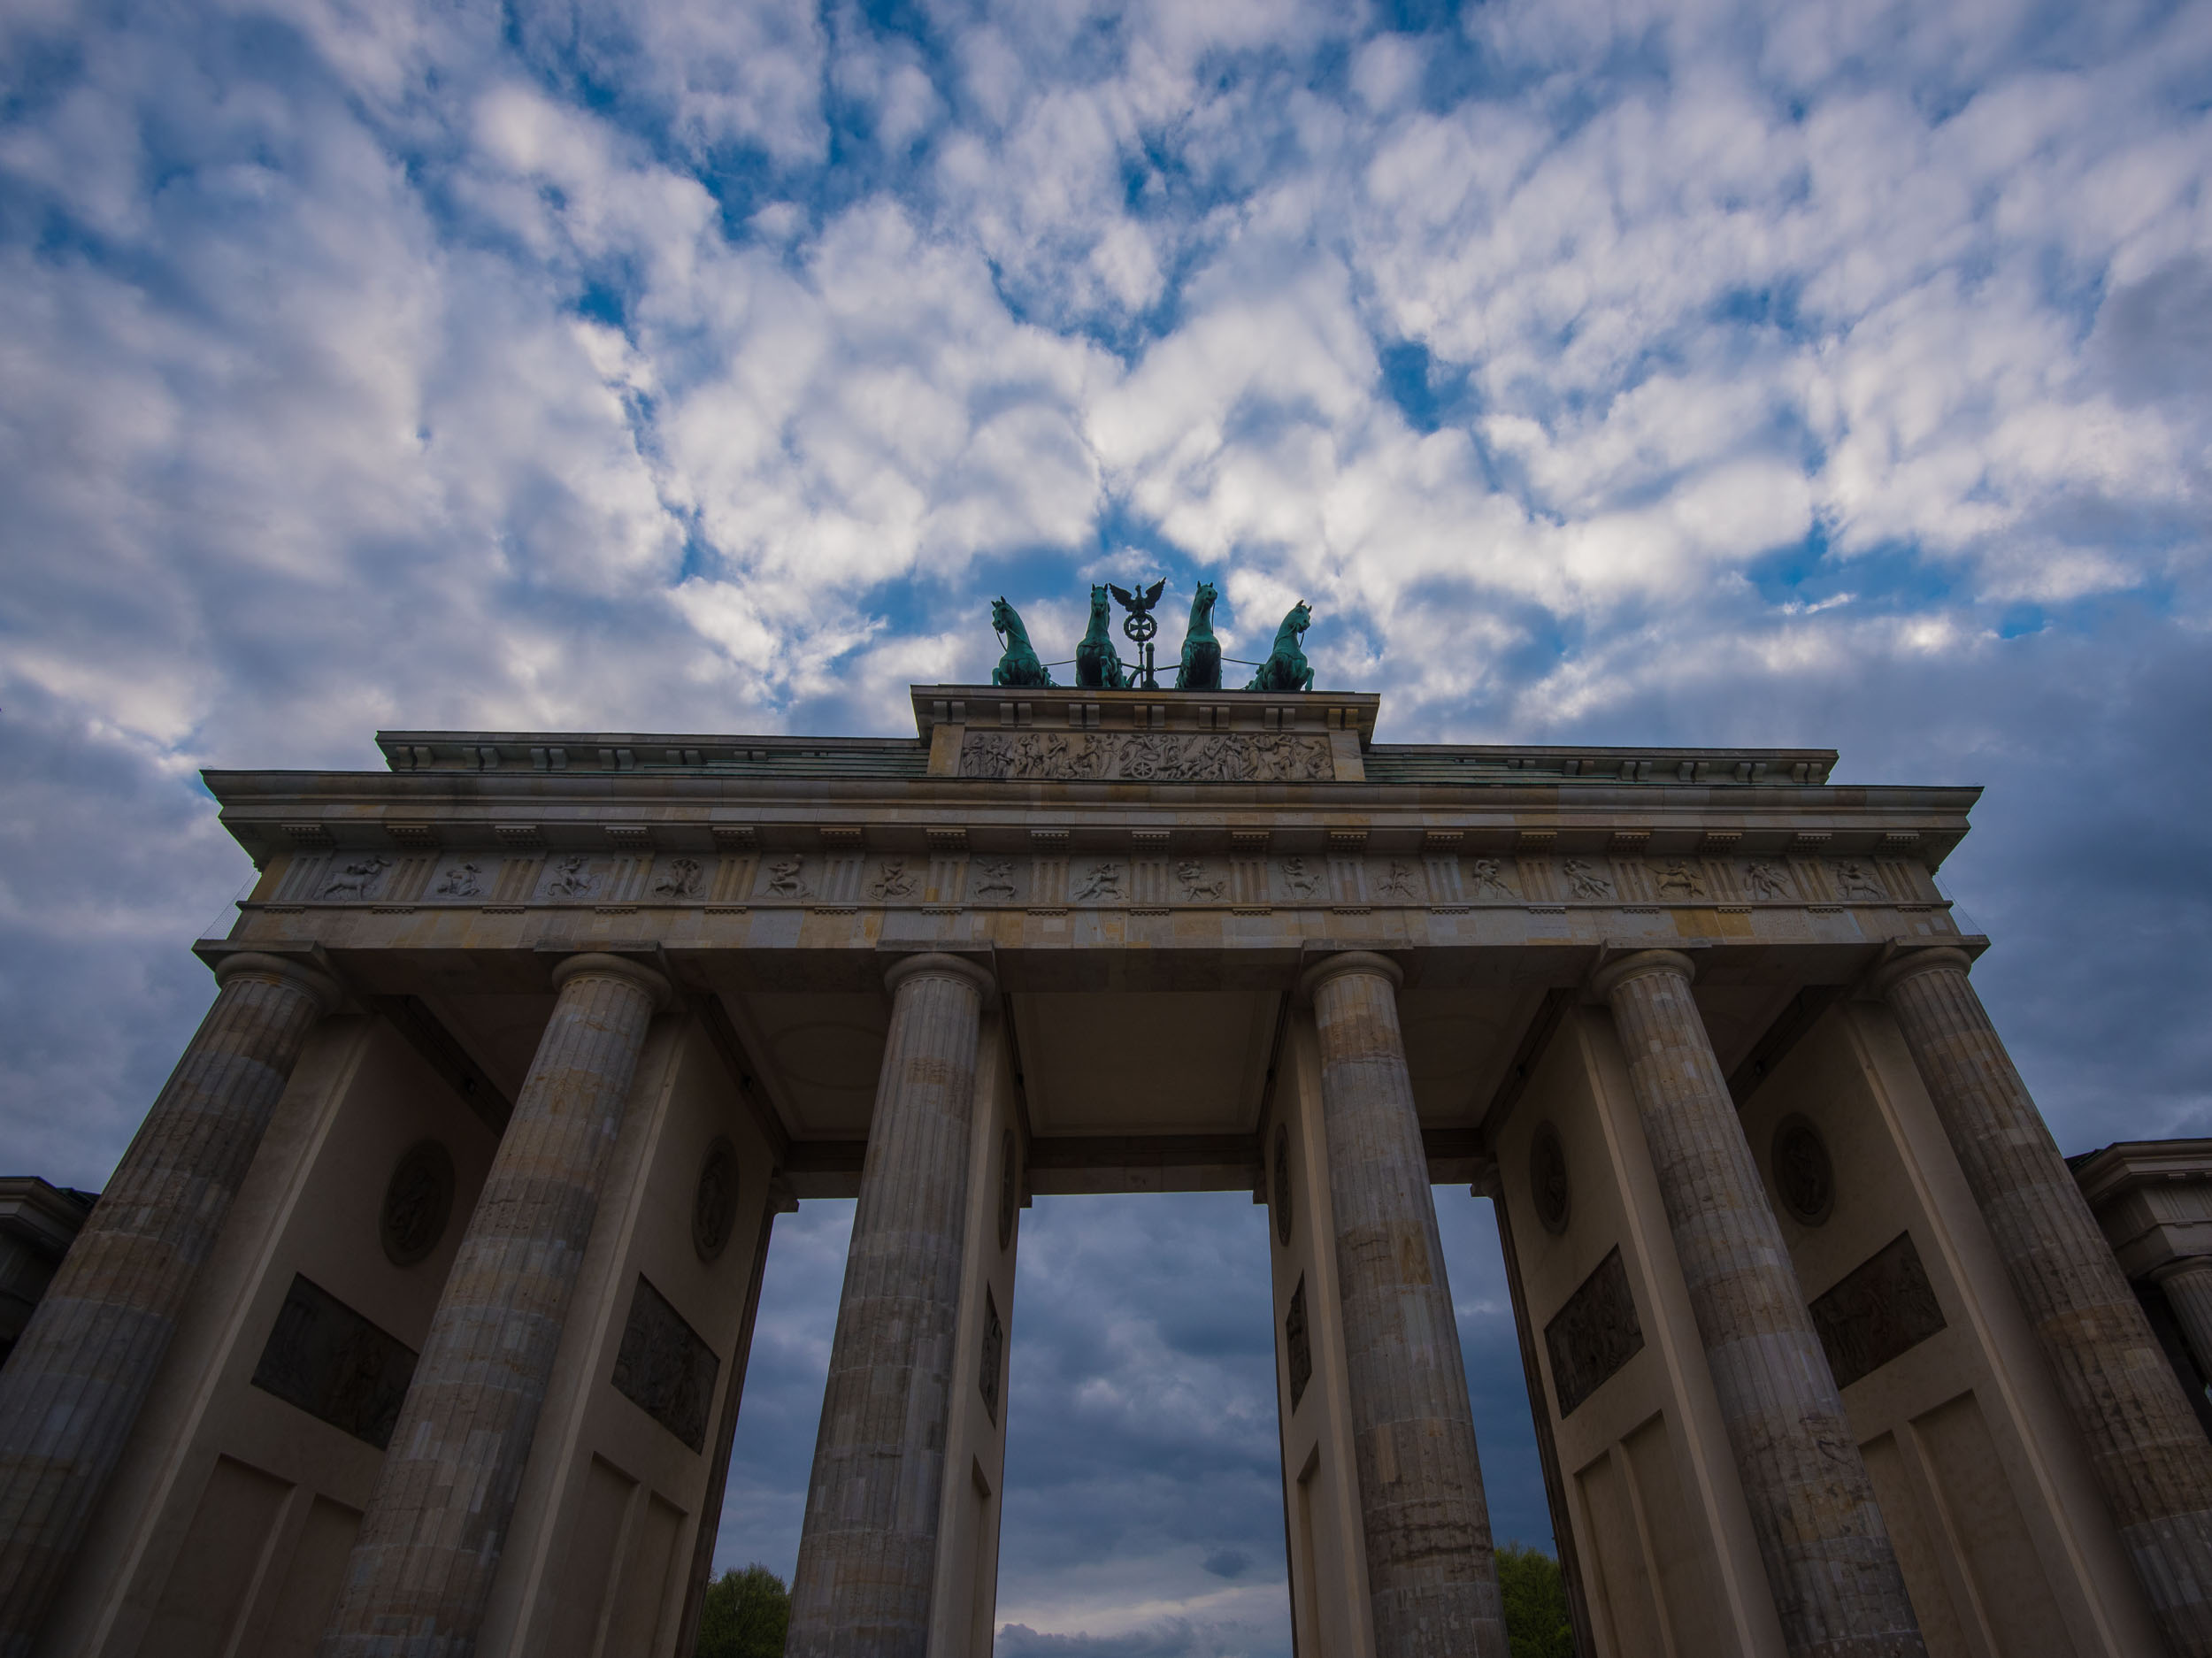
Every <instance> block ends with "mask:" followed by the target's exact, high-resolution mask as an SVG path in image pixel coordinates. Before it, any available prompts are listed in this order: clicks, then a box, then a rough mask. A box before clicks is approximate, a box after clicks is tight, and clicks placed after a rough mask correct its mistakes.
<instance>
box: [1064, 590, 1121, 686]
mask: <svg viewBox="0 0 2212 1658" xmlns="http://www.w3.org/2000/svg"><path fill="white" fill-rule="evenodd" d="M1106 591H1107V590H1106V589H1105V588H1104V587H1093V588H1092V589H1091V631H1090V632H1089V633H1086V634H1084V635H1083V642H1082V643H1081V644H1079V645H1078V646H1077V647H1076V648H1075V682H1076V684H1078V685H1079V686H1080V687H1083V688H1084V689H1085V690H1087V691H1125V690H1127V689H1128V688H1129V681H1128V679H1126V678H1125V676H1124V675H1123V673H1122V671H1121V654H1120V652H1118V651H1117V650H1116V649H1114V641H1112V640H1110V639H1109V638H1108V637H1107V636H1106V624H1107V623H1108V622H1109V621H1110V620H1111V619H1112V616H1111V613H1110V611H1109V610H1108V609H1107V606H1106Z"/></svg>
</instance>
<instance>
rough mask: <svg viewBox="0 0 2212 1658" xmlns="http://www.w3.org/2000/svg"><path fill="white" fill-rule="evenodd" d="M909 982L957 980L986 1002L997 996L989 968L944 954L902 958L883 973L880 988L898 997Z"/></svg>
mask: <svg viewBox="0 0 2212 1658" xmlns="http://www.w3.org/2000/svg"><path fill="white" fill-rule="evenodd" d="M908 979H957V980H959V981H960V982H961V983H962V984H964V985H966V986H969V987H970V988H971V989H972V990H973V991H974V992H975V994H977V995H979V996H980V997H982V998H983V1000H984V1001H986V1002H988V1001H990V1000H991V998H992V997H994V996H995V995H997V994H998V980H997V979H996V978H995V977H994V976H993V975H992V972H991V970H990V969H989V968H987V967H986V966H985V965H984V964H983V963H981V962H979V961H974V960H972V959H971V958H970V957H968V956H955V955H952V954H951V953H950V952H949V951H945V950H925V951H923V952H922V953H921V954H920V955H918V956H900V957H899V959H898V960H897V961H895V962H894V963H891V965H890V966H888V967H887V968H885V969H884V970H883V987H884V988H885V989H886V990H887V991H889V992H891V994H894V995H896V994H898V989H899V986H901V985H902V984H904V983H905V982H906V981H907V980H908Z"/></svg>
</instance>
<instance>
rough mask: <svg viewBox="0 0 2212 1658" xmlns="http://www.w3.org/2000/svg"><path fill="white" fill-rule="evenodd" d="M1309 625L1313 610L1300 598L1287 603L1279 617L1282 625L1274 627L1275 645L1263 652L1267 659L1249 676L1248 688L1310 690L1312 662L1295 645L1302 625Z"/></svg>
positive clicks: (1303, 631)
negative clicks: (1287, 609)
mask: <svg viewBox="0 0 2212 1658" xmlns="http://www.w3.org/2000/svg"><path fill="white" fill-rule="evenodd" d="M1311 626H1313V612H1312V610H1309V609H1308V608H1307V606H1306V602H1305V601H1304V600H1303V599H1301V600H1299V601H1298V603H1295V604H1294V605H1292V606H1291V607H1290V613H1289V614H1288V615H1287V616H1286V617H1284V618H1283V625H1282V626H1280V627H1279V628H1277V629H1276V630H1275V648H1274V649H1272V650H1271V651H1269V652H1268V653H1267V660H1266V661H1265V662H1263V663H1262V664H1260V671H1259V672H1257V673H1256V674H1254V675H1253V676H1252V683H1251V684H1249V685H1248V686H1246V687H1244V688H1245V689H1246V690H1248V691H1310V690H1312V689H1313V664H1310V663H1309V662H1308V661H1307V660H1306V653H1305V652H1304V651H1302V650H1301V649H1298V645H1299V641H1300V638H1301V636H1302V635H1303V634H1304V633H1305V631H1306V629H1308V628H1309V627H1311Z"/></svg>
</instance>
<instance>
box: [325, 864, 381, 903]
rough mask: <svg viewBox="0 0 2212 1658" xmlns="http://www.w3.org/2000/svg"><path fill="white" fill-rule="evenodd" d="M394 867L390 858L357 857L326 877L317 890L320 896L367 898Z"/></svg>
mask: <svg viewBox="0 0 2212 1658" xmlns="http://www.w3.org/2000/svg"><path fill="white" fill-rule="evenodd" d="M391 867H392V861H391V859H389V858H376V857H369V858H357V859H356V860H355V861H354V862H353V863H351V864H347V865H346V866H345V868H343V869H342V870H340V871H338V872H337V873H336V874H334V875H332V876H330V877H329V878H328V879H326V880H325V881H324V882H323V884H322V886H321V887H320V888H319V889H318V891H317V892H316V894H315V895H316V896H317V897H318V898H366V897H368V896H369V895H370V894H372V893H373V892H374V891H375V890H376V885H377V883H378V882H379V881H380V880H382V879H384V871H386V870H388V869H389V868H391Z"/></svg>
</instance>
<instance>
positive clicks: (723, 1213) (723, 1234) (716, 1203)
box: [691, 1134, 737, 1261]
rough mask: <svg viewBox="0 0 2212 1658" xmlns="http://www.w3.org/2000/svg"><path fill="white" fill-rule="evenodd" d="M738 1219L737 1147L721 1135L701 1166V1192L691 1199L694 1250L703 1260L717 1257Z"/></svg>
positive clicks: (728, 1239)
mask: <svg viewBox="0 0 2212 1658" xmlns="http://www.w3.org/2000/svg"><path fill="white" fill-rule="evenodd" d="M736 1218H737V1148H736V1147H734V1146H733V1145H731V1144H730V1142H729V1141H728V1140H725V1139H724V1138H723V1137H722V1136H720V1135H719V1134H718V1135H716V1136H715V1139H714V1143H713V1144H712V1145H710V1146H709V1147H708V1148H707V1155H706V1159H705V1161H704V1162H703V1163H701V1164H700V1165H699V1189H698V1191H697V1193H696V1194H694V1196H693V1197H692V1200H691V1247H693V1248H694V1249H696V1250H697V1251H698V1252H699V1259H701V1260H702V1261H712V1260H715V1259H716V1258H718V1256H719V1255H721V1253H722V1251H723V1249H724V1248H726V1247H727V1246H728V1244H729V1241H730V1223H731V1222H732V1221H733V1220H735V1219H736Z"/></svg>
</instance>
